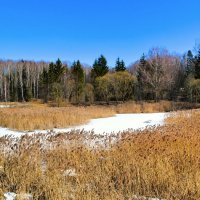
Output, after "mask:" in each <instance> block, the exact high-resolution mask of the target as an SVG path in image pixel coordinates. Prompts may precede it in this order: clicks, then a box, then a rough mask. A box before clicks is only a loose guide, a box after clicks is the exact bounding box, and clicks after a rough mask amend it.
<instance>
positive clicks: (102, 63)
mask: <svg viewBox="0 0 200 200" xmlns="http://www.w3.org/2000/svg"><path fill="white" fill-rule="evenodd" d="M108 71H109V68H108V66H107V60H106V58H105V57H104V56H103V55H101V56H100V57H99V58H98V59H97V60H95V61H94V64H93V67H92V71H91V76H92V78H93V79H95V78H97V77H99V76H104V75H105V74H107V73H108Z"/></svg>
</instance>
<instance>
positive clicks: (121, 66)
mask: <svg viewBox="0 0 200 200" xmlns="http://www.w3.org/2000/svg"><path fill="white" fill-rule="evenodd" d="M125 70H126V67H125V63H124V61H123V60H121V61H120V59H119V58H117V60H116V64H115V71H116V72H119V71H125Z"/></svg>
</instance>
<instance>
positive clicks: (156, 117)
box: [0, 113, 167, 137]
mask: <svg viewBox="0 0 200 200" xmlns="http://www.w3.org/2000/svg"><path fill="white" fill-rule="evenodd" d="M166 116H167V114H166V113H146V114H144V113H141V114H117V115H115V116H113V117H108V118H99V119H92V120H90V122H89V123H87V124H84V125H80V126H75V127H70V128H63V129H53V132H55V133H59V132H70V131H71V130H83V129H84V131H94V133H95V134H100V135H105V134H111V133H116V134H117V133H118V132H122V131H125V130H130V129H132V130H137V129H143V128H145V127H146V126H158V125H163V124H164V119H165V117H166ZM49 131H50V130H35V131H33V132H18V131H12V130H9V129H7V128H2V127H1V128H0V137H1V136H5V135H12V136H14V137H20V136H22V135H24V134H26V133H28V134H33V133H48V132H49Z"/></svg>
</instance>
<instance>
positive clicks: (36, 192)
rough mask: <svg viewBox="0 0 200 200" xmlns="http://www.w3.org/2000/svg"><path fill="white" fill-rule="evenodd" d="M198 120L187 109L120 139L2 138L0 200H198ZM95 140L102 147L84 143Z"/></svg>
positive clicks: (63, 136) (70, 136) (79, 136)
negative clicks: (7, 198) (15, 197)
mask: <svg viewBox="0 0 200 200" xmlns="http://www.w3.org/2000/svg"><path fill="white" fill-rule="evenodd" d="M199 121H200V110H190V111H181V112H178V113H174V115H173V116H172V117H170V118H169V119H167V120H166V125H165V126H164V127H158V128H152V129H148V130H144V131H141V132H134V133H132V132H127V133H124V134H123V135H122V136H121V137H120V136H119V135H118V136H115V137H114V136H110V137H109V136H105V138H102V137H100V136H95V135H93V134H87V133H71V134H64V133H63V134H58V135H56V136H53V135H52V136H51V135H37V136H36V135H35V136H32V137H29V136H24V137H22V138H21V139H17V140H16V139H12V138H9V137H3V138H1V139H0V199H3V194H4V193H5V192H9V191H10V192H16V193H17V194H22V193H30V194H32V195H33V199H35V200H65V199H67V200H68V199H69V200H76V199H77V200H79V199H80V200H93V199H94V200H104V199H105V200H116V199H117V200H132V199H133V200H136V199H138V200H139V199H140V200H141V199H146V200H147V199H151V198H158V199H166V200H198V199H200V134H199V133H200V132H199V131H200V123H199ZM116 139H118V140H117V141H116ZM98 140H101V141H104V144H103V145H102V143H101V145H96V146H93V147H92V146H90V145H88V143H87V142H89V143H91V141H93V142H94V143H95V141H98ZM85 141H86V142H85ZM113 141H115V142H113Z"/></svg>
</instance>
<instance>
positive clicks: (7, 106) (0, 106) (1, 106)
mask: <svg viewBox="0 0 200 200" xmlns="http://www.w3.org/2000/svg"><path fill="white" fill-rule="evenodd" d="M10 107H11V106H10V105H0V108H10Z"/></svg>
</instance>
